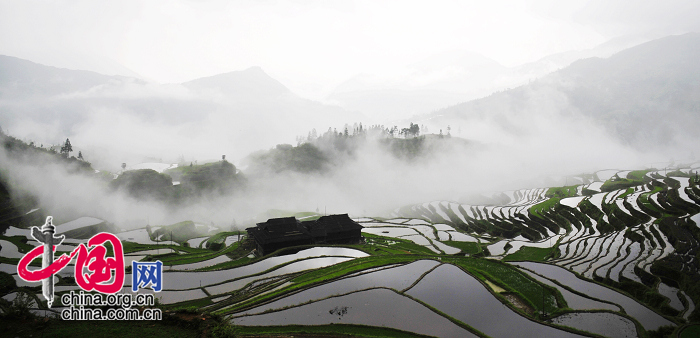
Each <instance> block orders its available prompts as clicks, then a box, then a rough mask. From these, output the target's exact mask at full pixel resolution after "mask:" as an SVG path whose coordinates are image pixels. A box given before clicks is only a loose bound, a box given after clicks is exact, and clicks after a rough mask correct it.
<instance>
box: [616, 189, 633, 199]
mask: <svg viewBox="0 0 700 338" xmlns="http://www.w3.org/2000/svg"><path fill="white" fill-rule="evenodd" d="M631 194H634V188H627V190H626V191H625V192H624V193H623V194H621V195H620V196H617V199H620V200H621V199H625V197H627V196H628V195H631Z"/></svg>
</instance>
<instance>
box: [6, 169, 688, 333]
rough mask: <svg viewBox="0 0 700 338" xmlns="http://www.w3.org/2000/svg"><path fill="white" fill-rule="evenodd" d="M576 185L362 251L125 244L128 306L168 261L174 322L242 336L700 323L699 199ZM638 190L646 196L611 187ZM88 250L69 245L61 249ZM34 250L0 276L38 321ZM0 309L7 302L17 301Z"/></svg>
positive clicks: (395, 235)
mask: <svg viewBox="0 0 700 338" xmlns="http://www.w3.org/2000/svg"><path fill="white" fill-rule="evenodd" d="M611 173H612V174H611ZM601 175H602V177H601ZM635 175H636V176H635ZM678 175H680V174H678ZM631 177H642V178H631ZM587 180H588V179H587ZM625 180H629V181H625ZM577 182H578V181H577ZM580 182H581V183H579V184H578V185H576V186H571V187H561V188H560V187H554V188H532V189H523V190H512V191H508V192H506V193H503V194H500V195H498V196H501V197H499V198H500V199H498V201H504V204H502V205H468V204H462V203H457V202H453V201H431V202H425V203H420V204H416V205H411V206H406V207H402V208H399V209H396V210H395V211H394V212H393V213H392V214H391V215H389V216H388V217H384V218H379V217H376V218H375V217H367V216H364V217H354V216H353V219H355V220H357V221H358V222H359V224H360V225H362V226H363V227H364V228H363V229H362V230H361V231H362V232H361V233H362V236H363V238H362V240H361V241H360V242H359V243H355V244H348V245H318V246H300V247H295V248H292V249H290V250H287V251H284V252H276V253H274V254H272V255H267V256H264V257H259V256H258V255H257V253H256V251H255V246H254V245H252V244H251V239H249V238H247V235H245V234H239V233H238V232H235V231H231V232H223V233H222V232H218V233H217V231H220V230H218V228H216V227H212V226H209V225H206V224H201V223H194V222H190V223H191V224H192V227H193V229H194V230H197V231H199V232H193V235H192V236H188V237H183V238H178V237H177V236H175V237H173V239H174V240H172V241H171V240H167V241H161V240H160V239H161V238H162V239H170V238H171V237H170V236H164V235H163V233H161V234H160V235H159V237H158V239H157V240H156V236H155V235H154V231H158V230H159V229H167V227H168V226H153V227H150V231H149V229H148V228H139V229H131V230H126V231H122V232H119V233H117V234H116V235H117V236H118V237H119V238H120V239H121V240H122V241H123V243H125V244H124V247H125V249H126V250H127V252H128V254H127V255H125V257H124V258H125V264H124V265H125V268H126V269H127V270H126V273H125V283H124V290H123V291H122V292H127V293H128V292H131V291H130V287H131V278H132V274H131V271H130V265H131V260H136V261H151V262H152V261H156V260H161V261H162V262H163V266H164V271H163V291H161V292H158V293H154V294H155V295H156V297H157V298H159V299H160V303H161V304H163V306H164V307H165V308H167V309H171V310H177V309H183V308H192V307H195V308H198V309H200V310H201V311H206V312H211V313H213V314H218V315H221V316H223V318H226V320H228V321H230V322H231V323H233V324H234V325H245V326H254V327H257V326H276V325H291V324H298V325H325V324H331V323H352V324H360V325H370V326H385V327H391V328H395V329H399V330H404V331H409V332H414V333H419V334H426V335H431V336H440V337H465V336H478V335H485V336H490V337H519V336H540V337H569V336H586V335H588V334H589V333H593V334H598V335H602V336H606V337H636V336H645V335H649V334H650V332H652V331H655V330H666V331H664V332H673V331H674V330H680V328H681V327H683V325H684V324H685V323H687V322H690V323H695V321H696V320H697V318H696V316H697V314H695V304H697V302H698V301H700V298H699V297H698V296H699V295H698V294H697V293H695V291H694V290H693V289H692V288H688V285H689V284H688V282H687V280H686V279H678V278H680V277H678V276H693V275H694V274H697V271H698V269H697V264H698V262H696V258H697V255H698V253H699V252H698V238H696V234H697V233H698V231H696V230H693V229H694V228H693V227H695V228H697V227H698V222H696V221H700V218H698V217H699V216H698V211H700V206H699V204H698V201H700V199H698V196H700V188H698V184H697V183H696V182H694V181H693V180H692V179H691V178H689V177H678V176H673V177H665V176H663V174H662V173H659V172H658V171H653V170H651V171H644V173H643V174H640V173H639V172H636V171H629V170H620V171H614V172H613V171H604V172H598V175H597V177H594V178H592V181H586V182H587V183H583V182H584V181H583V180H580ZM616 182H622V183H616ZM630 182H632V183H634V184H637V183H638V185H634V184H633V185H631V186H626V185H625V186H622V187H621V188H619V189H613V188H610V187H611V186H615V184H618V185H619V184H623V183H624V184H632V183H630ZM674 182H675V183H674ZM679 189H681V190H683V191H682V192H681V191H679ZM584 193H585V194H584ZM494 200H495V199H494ZM505 201H507V202H505ZM98 221H99V222H98ZM101 222H104V221H102V220H100V219H92V218H89V217H84V218H79V219H77V220H75V221H72V222H67V223H65V224H63V225H65V226H66V227H65V228H66V229H68V228H71V229H72V230H80V231H82V230H81V229H83V228H85V227H89V226H92V225H95V224H101ZM161 232H162V231H161ZM82 242H84V240H81V239H74V238H68V239H66V241H65V242H64V244H63V245H62V246H61V247H59V248H58V249H59V250H64V251H69V250H72V249H73V248H75V246H76V245H78V244H79V243H82ZM37 245H39V243H37V242H36V241H35V240H34V239H33V238H32V237H31V235H30V234H29V230H28V229H20V228H16V227H10V228H8V230H7V231H6V233H5V235H3V236H0V247H1V249H0V257H2V259H3V261H2V262H0V271H1V272H2V273H6V274H7V275H9V276H10V277H11V279H12V280H13V281H14V283H15V284H14V287H19V288H23V289H25V290H31V291H30V292H33V293H35V294H37V295H38V296H37V300H38V302H35V304H33V306H34V309H33V311H50V310H46V309H44V307H45V302H42V300H43V298H42V297H41V291H40V285H39V284H37V283H32V282H26V281H23V280H22V279H21V278H19V276H18V275H17V270H16V263H17V261H18V260H19V258H21V257H22V256H23V255H24V254H25V253H26V252H28V250H30V249H31V248H33V247H35V246H37ZM545 263H546V264H545ZM73 266H74V263H71V265H69V266H68V267H67V268H66V269H65V270H64V271H61V272H60V273H58V276H60V278H59V277H56V283H57V284H56V287H55V290H56V292H57V293H62V292H69V291H71V290H73V291H77V290H79V289H80V288H79V287H78V286H77V285H76V284H75V282H74V279H73V278H72V277H73V276H72V275H73V274H74V272H73V270H72V269H73ZM517 274H521V275H522V276H521V277H518V278H521V279H518V278H514V275H517ZM522 278H524V279H522ZM674 278H676V279H674ZM683 278H686V277H683ZM662 279H663V280H662ZM139 292H144V293H148V292H149V291H148V290H147V289H146V290H140V291H139ZM542 295H546V297H544V298H543V296H542ZM640 295H652V296H648V297H646V298H645V297H642V296H640ZM5 296H7V297H5V300H6V301H12V298H13V297H16V292H15V293H13V294H12V295H9V294H8V295H5ZM651 300H653V302H652V301H651ZM544 303H546V304H547V305H545V304H544ZM426 323H428V324H426ZM513 327H517V328H518V330H513V329H512V328H513ZM587 332H589V333H587Z"/></svg>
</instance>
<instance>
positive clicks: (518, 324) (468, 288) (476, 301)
mask: <svg viewBox="0 0 700 338" xmlns="http://www.w3.org/2000/svg"><path fill="white" fill-rule="evenodd" d="M406 294H408V295H410V296H411V297H414V298H417V299H420V300H422V301H424V302H426V303H428V304H429V305H430V306H433V307H435V308H436V309H438V310H440V311H442V312H444V313H446V314H447V315H449V316H452V317H454V318H456V319H458V320H460V321H462V322H464V323H466V324H467V325H470V326H472V327H474V328H475V329H477V330H479V331H481V332H483V333H485V334H486V335H489V336H492V337H514V338H516V337H517V338H519V337H581V336H579V335H576V334H573V333H570V332H566V331H562V330H559V329H556V328H553V327H550V326H546V325H543V324H539V323H537V322H534V321H531V320H529V319H527V318H525V317H523V316H521V315H519V314H518V313H516V312H514V311H513V310H511V309H510V308H508V307H507V306H505V305H504V304H503V303H501V302H500V301H499V300H498V299H496V298H495V297H494V295H493V294H491V293H490V292H488V291H487V290H486V288H485V287H484V286H483V285H482V284H481V283H480V282H479V281H477V280H476V279H475V278H474V277H472V276H471V275H469V274H467V273H465V272H464V271H462V270H460V269H459V268H458V267H456V266H454V265H449V264H445V265H441V266H439V267H437V268H436V269H435V270H433V271H432V272H430V273H429V274H427V275H426V276H425V277H423V279H422V280H421V281H420V282H418V284H416V286H414V287H413V288H411V289H409V290H408V291H407V292H406ZM514 328H517V329H514Z"/></svg>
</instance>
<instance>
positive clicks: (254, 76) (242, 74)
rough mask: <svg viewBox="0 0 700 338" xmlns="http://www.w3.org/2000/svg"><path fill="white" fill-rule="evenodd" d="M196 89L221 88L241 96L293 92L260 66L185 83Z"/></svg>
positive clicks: (277, 94) (222, 91)
mask: <svg viewBox="0 0 700 338" xmlns="http://www.w3.org/2000/svg"><path fill="white" fill-rule="evenodd" d="M183 85H184V86H187V87H190V88H194V89H207V90H220V91H221V93H222V94H224V95H227V96H228V95H231V96H235V97H240V98H249V97H250V96H251V95H253V96H255V97H261V96H262V97H277V96H281V95H284V94H288V93H291V91H290V90H289V88H287V87H285V86H284V85H283V84H282V83H280V82H279V81H277V80H275V79H274V78H272V77H271V76H270V75H268V74H267V73H265V71H264V70H263V69H262V68H261V67H260V66H253V67H250V68H246V69H244V70H237V71H232V72H228V73H223V74H218V75H213V76H208V77H203V78H199V79H195V80H192V81H188V82H185V83H183Z"/></svg>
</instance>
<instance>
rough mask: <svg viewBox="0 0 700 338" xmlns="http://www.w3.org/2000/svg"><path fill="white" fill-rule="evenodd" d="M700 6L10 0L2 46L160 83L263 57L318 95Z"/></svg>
mask: <svg viewBox="0 0 700 338" xmlns="http://www.w3.org/2000/svg"><path fill="white" fill-rule="evenodd" d="M697 13H700V1H697V0H666V1H648V0H641V1H640V0H595V1H558V0H537V1H528V2H527V3H525V1H521V0H497V1H484V0H477V1H464V0H461V1H379V0H369V1H329V0H318V1H228V0H211V1H209V0H202V1H194V0H168V1H156V0H151V1H124V0H119V1H95V0H85V1H75V0H71V1H46V0H41V1H34V0H29V1H27V0H22V1H4V0H0V54H5V55H10V56H16V57H20V58H25V59H29V60H32V61H35V62H39V63H43V64H48V65H54V66H59V67H65V68H73V69H88V70H95V71H99V72H103V73H121V74H128V72H129V70H131V71H133V72H134V73H135V74H138V75H140V76H141V77H143V78H146V79H149V80H152V81H155V82H160V83H172V82H182V81H187V80H191V79H194V78H198V77H203V76H209V75H214V74H218V73H223V72H228V71H233V70H241V69H245V68H248V67H251V66H261V67H262V68H263V69H264V70H265V71H266V72H268V73H269V74H270V75H272V76H273V77H275V78H277V79H278V80H280V81H282V82H283V83H284V84H286V85H288V86H290V87H291V88H292V89H293V90H296V91H297V92H308V93H312V92H314V91H320V90H322V89H325V90H328V88H332V87H333V86H335V85H337V84H339V83H340V82H342V81H343V80H346V79H348V78H349V77H351V76H353V75H356V74H358V73H377V72H381V71H383V70H385V69H388V68H391V67H397V66H403V65H406V64H410V63H414V62H416V61H419V60H421V59H423V58H426V57H428V56H431V55H435V54H438V53H442V52H448V51H454V50H471V51H475V52H478V53H481V54H483V55H485V56H487V57H489V58H492V59H494V60H496V61H498V62H500V63H501V64H503V65H506V66H515V65H518V64H522V63H525V62H529V61H534V60H537V59H539V58H541V57H544V56H546V55H549V54H553V53H557V52H562V51H567V50H574V49H586V48H591V47H594V46H595V45H597V44H600V43H603V42H605V41H607V40H609V39H610V38H613V37H616V36H621V35H628V34H641V35H645V36H650V37H660V36H663V35H668V34H679V33H684V32H688V31H698V30H700V29H699V28H698V27H699V26H700V23H699V22H700V20H697V18H696V17H694V16H695V15H696V14H697Z"/></svg>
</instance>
